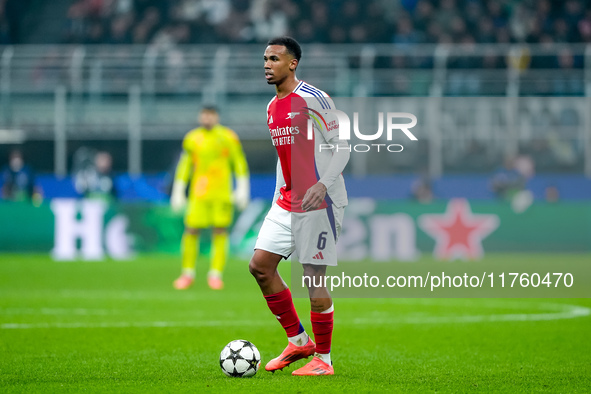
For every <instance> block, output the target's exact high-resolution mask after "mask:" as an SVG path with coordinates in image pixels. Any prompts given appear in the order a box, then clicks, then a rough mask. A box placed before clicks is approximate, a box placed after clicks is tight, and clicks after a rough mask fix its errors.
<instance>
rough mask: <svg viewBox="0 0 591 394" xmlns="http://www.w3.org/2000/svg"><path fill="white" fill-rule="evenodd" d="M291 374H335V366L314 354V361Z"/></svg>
mask: <svg viewBox="0 0 591 394" xmlns="http://www.w3.org/2000/svg"><path fill="white" fill-rule="evenodd" d="M291 374H292V375H294V376H317V375H334V368H333V367H332V365H328V364H327V363H325V362H324V361H322V360H321V359H320V358H318V357H317V356H314V358H313V359H312V361H310V362H309V363H308V364H306V365H304V366H303V367H302V368H300V369H296V370H295V371H293V372H292V373H291Z"/></svg>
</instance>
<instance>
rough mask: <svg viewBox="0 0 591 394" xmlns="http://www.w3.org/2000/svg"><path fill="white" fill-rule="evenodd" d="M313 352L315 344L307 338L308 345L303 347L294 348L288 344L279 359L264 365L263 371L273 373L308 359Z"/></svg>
mask: <svg viewBox="0 0 591 394" xmlns="http://www.w3.org/2000/svg"><path fill="white" fill-rule="evenodd" d="M314 352H316V344H315V343H314V341H313V340H312V338H308V343H306V344H305V345H304V346H296V345H294V344H293V343H291V342H289V343H288V344H287V347H286V348H285V350H283V352H282V353H281V354H280V355H279V357H276V358H274V359H273V360H271V361H269V362H268V363H267V365H265V370H267V371H269V372H275V371H277V370H278V369H283V368H285V367H287V366H288V365H289V364H291V363H293V362H296V361H298V360H301V359H302V358H307V357H310V356H311V355H313V354H314Z"/></svg>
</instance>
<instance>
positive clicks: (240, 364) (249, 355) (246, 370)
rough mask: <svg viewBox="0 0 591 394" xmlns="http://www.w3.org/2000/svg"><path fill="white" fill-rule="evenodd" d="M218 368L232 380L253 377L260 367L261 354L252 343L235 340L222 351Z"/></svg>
mask: <svg viewBox="0 0 591 394" xmlns="http://www.w3.org/2000/svg"><path fill="white" fill-rule="evenodd" d="M220 366H221V367H222V371H224V373H225V374H226V375H228V376H231V377H233V378H245V377H250V376H254V374H256V373H257V371H258V370H259V367H260V366H261V354H260V353H259V349H257V347H256V346H255V345H253V344H252V343H250V342H248V341H245V340H243V339H237V340H235V341H232V342H230V343H229V344H227V345H226V346H225V347H224V348H223V349H222V353H221V354H220Z"/></svg>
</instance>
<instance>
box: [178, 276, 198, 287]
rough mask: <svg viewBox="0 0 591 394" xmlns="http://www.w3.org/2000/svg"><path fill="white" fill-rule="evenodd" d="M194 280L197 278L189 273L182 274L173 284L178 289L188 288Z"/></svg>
mask: <svg viewBox="0 0 591 394" xmlns="http://www.w3.org/2000/svg"><path fill="white" fill-rule="evenodd" d="M194 281H195V278H192V277H190V276H189V275H181V276H179V278H178V279H177V280H175V281H174V283H173V286H174V288H175V289H177V290H186V289H188V288H189V287H191V285H192V284H193V282H194Z"/></svg>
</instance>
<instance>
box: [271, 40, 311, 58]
mask: <svg viewBox="0 0 591 394" xmlns="http://www.w3.org/2000/svg"><path fill="white" fill-rule="evenodd" d="M267 45H283V46H284V47H285V49H287V52H288V53H289V54H290V55H292V56H293V57H295V59H296V60H297V61H298V62H299V61H300V59H301V58H302V47H300V44H299V43H298V42H297V41H296V40H295V39H293V38H291V37H288V36H282V37H275V38H271V39H270V40H269V42H268V43H267Z"/></svg>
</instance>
